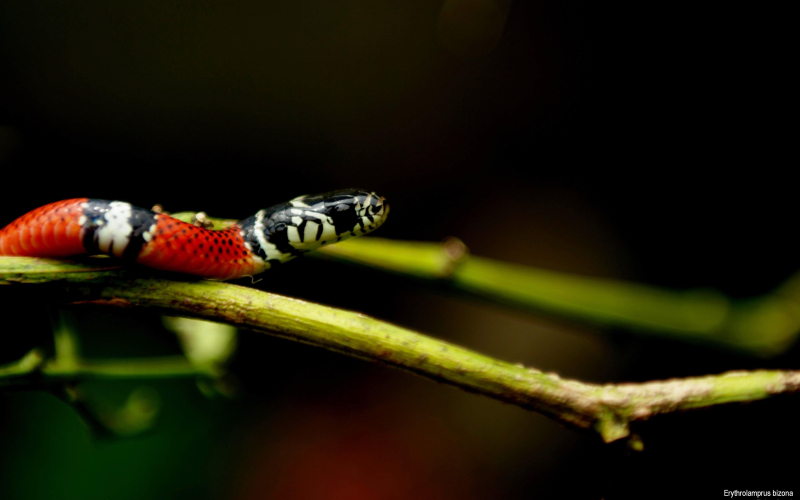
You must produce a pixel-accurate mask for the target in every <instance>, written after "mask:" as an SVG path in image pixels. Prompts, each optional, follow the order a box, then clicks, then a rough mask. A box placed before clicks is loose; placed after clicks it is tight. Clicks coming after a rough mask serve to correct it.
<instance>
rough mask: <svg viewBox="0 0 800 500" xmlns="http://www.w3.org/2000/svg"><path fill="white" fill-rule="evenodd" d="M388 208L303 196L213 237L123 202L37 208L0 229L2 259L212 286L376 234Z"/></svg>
mask: <svg viewBox="0 0 800 500" xmlns="http://www.w3.org/2000/svg"><path fill="white" fill-rule="evenodd" d="M388 213H389V205H388V204H387V203H386V200H385V199H384V198H383V197H381V196H378V195H377V194H375V193H371V192H368V191H361V190H355V189H347V190H341V191H333V192H330V193H324V194H320V195H313V196H300V197H297V198H295V199H293V200H291V201H288V202H286V203H281V204H279V205H275V206H273V207H270V208H266V209H263V210H259V211H258V212H257V213H256V214H255V215H253V216H252V217H249V218H247V219H244V220H241V221H239V222H237V223H236V224H234V225H232V226H231V227H229V228H227V229H222V230H217V231H215V230H210V229H204V228H202V227H198V226H196V225H193V224H189V223H186V222H182V221H180V220H178V219H175V218H172V217H170V216H168V215H164V214H160V213H156V212H153V211H151V210H146V209H143V208H138V207H134V206H132V205H130V204H129V203H125V202H121V201H105V200H95V199H90V198H76V199H71V200H64V201H58V202H55V203H50V204H49V205H45V206H43V207H40V208H37V209H36V210H33V211H31V212H28V213H27V214H25V215H23V216H22V217H20V218H18V219H17V220H15V221H13V222H12V223H11V224H9V225H8V226H6V227H5V228H4V229H1V230H0V255H18V256H32V257H66V256H70V255H79V254H87V253H88V254H107V255H111V256H114V257H118V258H122V259H127V260H133V261H136V262H137V263H139V264H143V265H145V266H149V267H153V268H156V269H161V270H165V271H174V272H180V273H186V274H193V275H197V276H203V277H205V278H213V279H220V280H225V279H232V278H239V277H242V276H253V275H255V274H258V273H260V272H263V271H265V270H267V269H269V268H270V267H271V266H273V265H275V264H278V263H282V262H286V261H288V260H290V259H293V258H294V257H297V256H298V255H301V254H303V253H305V252H308V251H310V250H315V249H317V248H319V247H321V246H323V245H327V244H330V243H336V242H337V241H342V240H344V239H347V238H350V237H352V236H357V235H361V234H365V233H368V232H370V231H372V230H374V229H377V228H378V227H379V226H380V225H381V224H383V222H384V221H385V220H386V216H387V214H388Z"/></svg>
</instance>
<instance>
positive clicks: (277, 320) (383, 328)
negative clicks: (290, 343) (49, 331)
mask: <svg viewBox="0 0 800 500" xmlns="http://www.w3.org/2000/svg"><path fill="white" fill-rule="evenodd" d="M137 272H138V270H137V269H133V270H128V269H122V270H110V269H100V268H99V267H98V266H97V263H96V262H90V263H84V264H76V263H64V262H60V261H46V260H42V259H32V258H21V257H9V258H0V284H3V283H5V284H8V285H11V286H14V287H16V288H17V289H21V288H25V289H30V288H32V287H36V290H37V292H40V295H39V296H40V297H41V298H42V300H43V301H53V302H58V303H83V304H102V305H110V306H118V307H142V308H149V309H152V310H155V311H158V312H161V313H164V314H169V315H179V316H187V317H194V318H202V319H208V320H212V321H217V322H222V323H227V324H230V325H235V326H239V327H245V328H248V329H250V330H254V331H258V332H263V333H268V334H271V335H276V336H279V337H283V338H288V339H292V340H296V341H300V342H304V343H307V344H311V345H316V346H319V347H323V348H325V349H329V350H331V351H335V352H340V353H343V354H347V355H349V356H354V357H358V358H362V359H367V360H370V361H375V362H379V363H382V364H385V365H389V366H393V367H396V368H401V369H403V370H406V371H410V372H413V373H416V374H418V375H421V376H423V377H426V378H429V379H433V380H436V381H439V382H443V383H446V384H450V385H453V386H456V387H459V388H461V389H464V390H467V391H470V392H474V393H478V394H482V395H485V396H488V397H491V398H494V399H497V400H500V401H504V402H507V403H510V404H514V405H517V406H520V407H522V408H526V409H530V410H535V411H538V412H540V413H542V414H544V415H547V416H549V417H551V418H554V419H556V420H558V421H559V422H562V423H564V424H566V425H569V426H572V427H576V428H579V429H584V430H589V431H594V432H596V433H597V434H598V435H599V436H600V437H601V438H602V439H603V440H604V441H606V442H610V441H614V440H617V439H620V438H624V437H626V436H629V435H630V428H629V424H630V423H631V422H634V421H638V420H645V419H647V418H650V417H651V416H653V415H657V414H661V413H669V412H675V411H682V410H687V409H692V408H699V407H705V406H712V405H717V404H722V403H730V402H744V401H754V400H758V399H763V398H766V397H769V396H772V395H776V394H786V393H795V392H798V391H800V372H794V371H786V372H783V371H756V372H734V373H728V374H722V375H716V376H708V377H699V378H689V379H682V380H670V381H665V382H650V383H644V384H617V385H604V386H600V385H596V384H585V383H581V382H577V381H571V380H564V379H561V378H559V377H558V376H556V375H552V374H546V373H543V372H540V371H538V370H534V369H530V368H525V367H524V366H521V365H515V364H511V363H507V362H504V361H500V360H497V359H494V358H491V357H488V356H484V355H482V354H479V353H477V352H474V351H470V350H468V349H465V348H463V347H459V346H457V345H454V344H450V343H447V342H443V341H440V340H437V339H434V338H431V337H428V336H426V335H422V334H420V333H417V332H414V331H411V330H408V329H405V328H400V327H398V326H395V325H391V324H388V323H385V322H381V321H378V320H376V319H373V318H370V317H368V316H365V315H363V314H360V313H357V312H351V311H344V310H340V309H335V308H331V307H327V306H322V305H318V304H312V303H309V302H305V301H302V300H297V299H292V298H288V297H283V296H280V295H275V294H270V293H266V292H262V291H258V290H253V289H250V288H245V287H241V286H236V285H232V284H229V283H220V282H214V281H168V280H163V279H152V278H142V277H136V273H137ZM19 369H20V368H19V367H17V368H16V370H19ZM12 371H13V370H12ZM0 375H2V372H0ZM12 376H13V375H12Z"/></svg>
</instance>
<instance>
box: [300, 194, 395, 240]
mask: <svg viewBox="0 0 800 500" xmlns="http://www.w3.org/2000/svg"><path fill="white" fill-rule="evenodd" d="M289 205H290V207H289V208H288V210H287V212H288V213H289V214H291V215H292V216H294V217H297V218H299V219H302V221H306V227H303V228H302V229H303V231H302V234H301V231H300V229H301V227H300V225H301V224H302V222H300V221H299V220H298V219H295V222H297V230H298V231H297V233H298V234H297V237H296V238H291V236H292V235H290V239H292V240H294V242H293V243H292V244H293V246H295V248H299V247H301V246H308V247H311V246H313V247H316V246H320V245H324V244H327V243H334V242H336V241H341V240H344V239H347V238H350V237H352V236H358V235H361V234H366V233H369V232H370V231H374V230H375V229H378V228H379V227H380V226H381V225H382V224H383V223H384V221H385V220H386V216H387V215H388V214H389V204H388V203H387V202H386V198H384V197H383V196H379V195H378V194H376V193H373V192H370V191H363V190H359V189H344V190H340V191H332V192H329V193H323V194H318V195H305V196H299V197H297V198H295V199H293V200H292V201H290V202H289ZM309 223H314V224H313V226H312V227H310V228H309V227H308V224H309ZM308 249H309V250H310V249H312V248H308Z"/></svg>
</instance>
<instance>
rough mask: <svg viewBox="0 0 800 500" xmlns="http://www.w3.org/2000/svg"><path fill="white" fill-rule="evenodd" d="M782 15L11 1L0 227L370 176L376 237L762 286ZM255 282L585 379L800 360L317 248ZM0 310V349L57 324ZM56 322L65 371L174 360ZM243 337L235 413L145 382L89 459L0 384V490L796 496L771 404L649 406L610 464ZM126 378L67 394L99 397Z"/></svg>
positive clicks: (79, 438) (779, 176)
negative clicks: (143, 406)
mask: <svg viewBox="0 0 800 500" xmlns="http://www.w3.org/2000/svg"><path fill="white" fill-rule="evenodd" d="M787 19H789V15H788V13H787V12H781V11H780V8H779V7H774V6H767V5H764V6H761V5H755V4H750V5H747V4H742V5H740V6H737V5H733V4H724V3H698V2H680V1H679V2H669V3H666V2H649V3H642V2H630V1H622V2H616V3H613V4H603V3H599V2H580V1H573V0H567V1H548V0H544V1H526V2H515V3H514V4H513V5H507V4H503V3H491V1H490V0H451V1H450V2H447V3H445V4H443V3H442V2H441V1H439V2H430V1H425V2H423V1H417V0H406V1H380V2H378V1H373V2H368V1H365V0H351V1H306V2H270V1H265V2H254V1H250V0H241V1H237V2H185V1H182V2H170V3H169V4H164V3H163V2H137V3H135V5H125V4H116V3H114V4H108V3H105V2H89V1H75V2H69V3H63V2H22V1H5V2H2V3H0V186H1V187H2V194H1V195H0V224H5V223H7V222H10V221H11V220H13V219H14V218H15V217H17V216H19V215H21V214H23V213H24V212H26V211H28V210H30V209H33V208H35V207H38V206H40V205H42V204H45V203H48V202H52V201H55V200H59V199H65V198H72V197H82V196H88V197H94V198H105V199H120V200H125V201H129V202H131V203H134V204H136V205H139V206H143V207H149V206H152V205H153V204H155V203H161V204H163V205H164V206H165V208H166V209H167V210H170V211H181V210H204V211H206V212H208V213H209V214H211V215H214V216H220V217H231V218H243V217H246V216H249V215H251V214H252V213H254V212H255V211H256V210H257V209H259V208H262V207H265V206H269V205H271V204H274V203H277V202H281V201H285V200H288V199H290V198H292V197H295V196H297V195H300V194H307V193H316V192H322V191H329V190H332V189H339V188H345V187H364V188H367V189H371V190H375V191H378V192H380V193H381V194H383V195H385V196H386V197H387V198H389V200H390V203H391V205H392V214H391V217H390V219H389V222H388V223H387V224H386V226H384V227H383V228H381V230H380V234H379V235H380V236H383V237H388V238H395V239H409V240H427V241H438V240H441V239H443V238H444V237H446V236H450V235H453V236H457V237H459V238H461V239H462V240H463V241H464V242H465V243H466V244H467V245H468V246H469V247H470V249H471V251H472V252H473V253H474V254H477V255H482V256H487V257H493V258H497V259H502V260H507V261H511V262H518V263H523V264H529V265H532V266H539V267H544V268H548V269H555V270H560V271H566V272H573V273H579V274H585V275H592V276H603V277H611V278H621V279H627V280H635V281H638V282H643V283H647V284H652V285H660V286H666V287H673V288H681V289H683V288H694V287H714V288H717V289H720V290H722V291H724V292H725V293H727V294H729V295H731V296H733V297H738V298H743V297H750V296H757V295H759V294H762V293H765V292H767V291H769V290H770V289H772V288H773V287H775V286H776V285H778V284H779V283H781V282H782V281H783V280H784V279H786V278H787V277H788V276H790V275H791V274H792V273H793V272H795V271H796V270H797V246H796V244H795V243H794V241H795V240H796V237H795V232H796V215H795V214H796V212H795V210H796V196H795V192H796V189H797V187H796V182H795V179H794V177H795V176H794V171H795V170H796V168H797V167H796V165H797V157H796V154H795V151H796V148H795V147H790V143H789V133H790V129H789V127H788V126H787V125H786V123H787V122H790V121H791V120H792V119H793V117H794V116H795V115H796V113H795V111H796V106H795V103H794V100H795V99H794V95H795V93H796V85H792V84H793V83H794V82H793V81H791V80H790V79H789V71H790V68H791V67H792V66H794V65H796V64H795V59H796V56H795V55H794V54H793V53H791V52H790V51H789V49H788V47H789V46H790V44H789V30H788V27H787V26H786V25H787V21H786V20H787ZM790 86H791V89H790ZM793 135H794V134H793ZM792 158H794V160H793V159H792ZM792 165H794V167H793V166H792ZM257 286H258V287H260V288H262V289H265V290H269V291H273V292H276V293H281V294H285V295H290V296H295V297H299V298H304V299H308V300H312V301H316V302H321V303H325V304H330V305H334V306H337V307H343V308H348V309H354V310H358V311H361V312H364V313H366V314H369V315H372V316H376V317H378V318H380V319H384V320H387V321H390V322H393V323H396V324H399V325H402V326H407V327H410V328H414V329H417V330H419V331H422V332H425V333H428V334H430V335H433V336H436V337H439V338H443V339H446V340H449V341H452V342H455V343H458V344H461V345H465V346H467V347H470V348H474V349H476V350H479V351H481V352H485V353H487V354H490V355H494V356H498V357H500V358H502V359H507V360H509V361H515V362H517V361H518V362H523V363H525V364H526V365H529V366H533V367H537V368H539V369H543V370H547V371H555V372H557V373H559V374H560V375H562V376H565V377H571V378H578V379H581V380H587V381H595V382H617V381H631V380H634V381H635V380H650V379H663V378H669V377H680V376H689V375H700V374H708V373H718V372H721V371H724V370H730V369H754V368H796V367H797V362H798V360H797V351H796V350H793V351H791V352H789V353H788V354H786V355H784V356H782V357H780V358H777V359H769V360H762V359H753V358H748V357H744V356H739V355H734V354H730V353H721V352H717V351H713V350H709V349H703V348H698V347H695V346H687V345H684V344H679V343H671V342H667V341H656V340H652V339H643V338H642V337H640V336H637V335H633V334H630V333H629V332H619V331H599V330H597V329H593V328H589V327H584V326H579V325H574V324H569V323H565V322H561V321H554V320H552V319H548V318H545V317H538V316H533V315H529V314H524V313H521V312H517V311H512V310H505V309H502V308H499V307H497V306H493V305H487V304H483V303H479V302H474V301H469V300H464V299H463V298H458V297H453V296H447V295H442V294H441V293H438V292H437V293H434V292H432V291H430V290H426V288H425V287H424V286H422V285H420V284H419V283H414V282H410V281H406V280H404V279H401V278H397V277H389V276H385V275H383V274H380V273H377V272H371V271H368V270H356V269H353V268H347V267H345V266H338V265H335V264H330V263H324V262H318V261H311V260H308V261H305V262H295V263H292V264H290V265H287V266H285V267H283V268H281V269H277V270H274V271H271V272H270V273H269V275H268V276H267V275H265V276H264V280H263V281H262V282H260V283H259V284H258V285H257ZM366 286H369V287H370V288H371V289H376V288H377V289H379V290H380V293H375V294H365V293H364V289H365V287H366ZM0 297H3V296H0ZM4 297H5V298H4V301H5V302H6V305H7V306H9V307H8V308H7V310H6V311H5V312H4V313H3V316H4V317H5V318H6V323H5V325H6V326H4V327H3V328H2V330H3V335H2V339H3V340H2V342H3V347H2V348H0V357H2V359H3V360H5V361H8V360H12V359H15V358H17V357H19V356H20V355H21V354H22V353H24V352H26V351H27V350H28V349H30V348H31V347H34V346H36V345H38V344H40V343H41V342H44V341H45V340H44V339H47V336H48V335H49V324H48V322H47V318H46V315H45V314H44V313H43V311H42V310H41V309H40V308H37V307H36V305H35V304H31V303H23V304H20V303H19V302H20V301H17V302H13V300H12V299H13V298H11V297H8V294H5V296H4ZM23 302H24V301H23ZM10 304H13V307H11V305H10ZM66 314H68V315H69V318H70V321H72V322H74V324H75V325H77V328H78V329H79V330H80V333H81V338H82V347H83V352H84V353H85V354H86V355H87V356H88V355H93V356H103V357H108V356H134V355H155V354H167V353H174V352H177V343H176V342H175V340H174V339H173V338H172V337H171V336H170V334H169V333H168V332H165V331H164V330H163V327H161V324H160V321H159V320H158V318H156V317H152V316H149V315H148V314H146V313H144V314H143V313H140V312H135V313H119V312H110V311H97V310H87V309H79V310H74V311H69V312H67V313H66ZM240 341H241V344H242V348H241V349H240V351H239V353H238V355H237V357H236V360H235V362H234V364H233V370H234V372H235V374H236V375H237V378H238V379H239V383H240V392H241V395H240V397H239V398H238V399H236V400H234V401H227V400H221V399H214V400H208V399H205V398H204V397H203V396H202V395H201V394H200V393H199V392H198V391H197V390H196V388H195V386H194V384H193V383H192V382H188V381H174V382H159V383H147V384H145V385H149V386H151V387H155V388H156V389H157V390H158V391H159V394H161V399H162V405H163V409H162V415H161V418H160V420H159V423H158V425H157V427H156V428H155V429H154V430H153V431H151V432H149V433H147V434H146V435H143V436H140V437H136V438H131V439H128V440H120V441H114V442H107V443H106V442H100V443H97V442H94V441H92V440H91V438H90V435H89V433H88V432H87V430H86V428H85V427H84V426H83V425H82V423H81V421H80V420H79V419H78V417H77V416H76V414H75V413H74V412H73V411H72V410H71V409H69V408H68V407H67V406H65V405H63V404H62V403H60V402H58V401H57V400H56V399H55V398H52V397H51V396H48V395H45V394H12V395H3V396H2V398H1V399H0V422H2V427H1V428H0V443H2V446H0V496H2V497H4V498H5V497H9V498H26V499H27V498H54V497H60V498H81V499H90V498H117V499H125V498H174V497H175V496H177V495H179V494H182V495H186V496H189V497H192V498H301V499H305V498H337V499H338V498H378V499H382V498H387V499H388V498H459V499H468V498H476V499H495V498H502V499H515V498H538V497H543V496H548V497H552V496H554V495H558V496H567V497H569V496H578V497H587V498H598V497H601V496H605V497H606V498H619V497H624V496H633V497H641V495H645V496H656V495H657V494H658V493H663V492H666V491H673V490H677V491H682V492H683V494H684V495H693V494H697V495H698V496H702V497H705V498H709V497H711V496H712V495H716V496H719V495H721V494H722V491H721V490H724V489H729V490H732V489H772V488H775V489H779V488H782V489H792V488H793V487H794V485H795V484H796V479H795V477H796V476H797V474H796V463H797V461H796V460H794V459H793V458H788V459H787V458H782V455H786V454H789V457H792V456H793V453H794V451H795V450H796V447H797V445H798V437H799V436H798V431H797V425H796V416H797V410H798V405H797V403H796V401H794V400H793V399H791V398H787V399H782V400H775V401H767V402H759V403H755V404H751V405H745V406H741V407H738V406H737V407H729V408H715V409H712V410H707V411H700V412H695V413H691V414H686V415H677V416H668V417H662V418H658V419H656V420H654V421H652V422H649V423H646V424H644V425H642V426H641V428H638V429H637V431H638V432H640V433H641V434H642V436H643V438H644V440H645V451H644V452H643V453H640V454H633V455H631V454H629V453H627V452H625V450H624V449H621V447H615V446H610V447H608V446H601V445H599V444H598V443H596V442H595V441H593V440H592V439H591V438H589V437H587V436H581V435H578V434H576V433H574V432H573V431H572V430H568V429H564V428H562V427H560V426H559V425H557V424H555V423H553V422H551V421H549V420H547V419H546V418H544V417H541V416H539V415H537V414H532V413H527V412H524V411H523V410H520V409H517V408H514V407H510V406H506V405H503V404H501V403H498V402H495V401H491V400H488V399H485V398H480V397H478V396H474V395H470V394H466V393H462V392H460V391H457V390H454V389H451V388H449V387H446V386H443V385H438V384H435V383H432V382H429V381H426V380H423V379H420V378H416V377H414V376H412V375H408V374H405V373H402V372H398V371H393V370H390V369H387V368H384V367H381V366H377V365H371V364H368V363H365V362H361V361H356V360H351V359H347V358H344V357H342V356H339V355H335V354H331V353H327V352H324V351H322V350H319V349H315V348H311V347H307V346H302V345H297V344H293V343H290V342H288V341H282V340H276V339H272V338H268V337H264V336H259V335H255V334H252V333H248V332H242V334H241V339H240ZM136 386H137V384H133V383H130V384H128V383H93V384H88V385H87V387H86V389H87V393H89V394H90V395H92V397H94V398H95V399H96V400H97V401H99V402H101V403H103V402H104V404H117V403H119V402H120V401H121V400H124V397H125V395H126V394H127V393H128V392H130V391H131V390H132V389H133V388H135V387H136Z"/></svg>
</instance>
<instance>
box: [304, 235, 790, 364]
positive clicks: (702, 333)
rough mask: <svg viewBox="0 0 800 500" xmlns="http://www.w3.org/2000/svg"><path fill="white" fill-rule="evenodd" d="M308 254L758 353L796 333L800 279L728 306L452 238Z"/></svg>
mask: <svg viewBox="0 0 800 500" xmlns="http://www.w3.org/2000/svg"><path fill="white" fill-rule="evenodd" d="M310 255H314V256H317V257H322V258H331V259H335V260H340V261H344V262H349V263H353V264H359V265H363V266H368V267H371V268H376V269H380V270H383V271H388V272H392V273H395V274H401V275H404V276H409V277H413V278H417V279H422V280H426V281H429V282H432V283H435V284H438V285H443V286H445V287H448V288H450V289H452V290H453V291H456V292H461V293H466V294H470V295H472V296H476V297H480V298H482V299H486V300H489V301H493V302H498V303H501V304H503V305H507V306H512V307H516V308H520V309H524V310H529V311H533V312H536V313H540V314H541V313H545V314H549V315H552V316H558V317H566V318H570V319H573V320H577V321H582V322H587V323H590V324H594V325H599V326H602V327H622V328H627V329H631V330H633V331H637V332H644V333H649V334H651V335H659V336H662V337H665V338H671V339H679V340H683V341H687V342H694V343H699V344H705V345H710V346H714V347H721V348H725V349H732V350H736V351H739V352H743V353H748V354H755V355H759V356H774V355H777V354H780V353H782V352H785V351H786V350H787V349H788V348H789V347H791V345H792V344H794V342H795V341H796V340H797V336H798V334H799V333H800V274H798V275H797V276H795V277H793V278H791V279H790V280H789V281H788V282H787V283H786V284H785V285H784V286H782V287H780V288H779V289H777V290H775V291H774V292H773V293H771V294H768V295H765V296H763V297H760V298H754V299H750V300H740V301H734V300H731V299H729V298H728V297H726V296H724V295H723V294H721V293H719V292H717V291H715V290H709V289H700V290H688V291H676V290H668V289H662V288H656V287H650V286H645V285H639V284H636V283H629V282H624V281H618V280H612V279H604V278H593V277H587V276H578V275H573V274H567V273H559V272H555V271H548V270H545V269H538V268H534V267H529V266H523V265H517V264H509V263H505V262H500V261H496V260H492V259H487V258H483V257H475V256H472V255H469V253H468V251H467V249H466V247H465V246H464V244H463V243H461V242H460V241H459V240H456V239H450V240H447V241H445V242H444V243H442V244H437V243H421V242H408V241H393V240H387V239H382V238H374V237H370V238H357V239H353V240H348V241H345V242H342V243H339V244H337V245H332V246H328V247H325V248H322V249H320V250H318V251H317V252H313V253H312V254H310Z"/></svg>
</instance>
